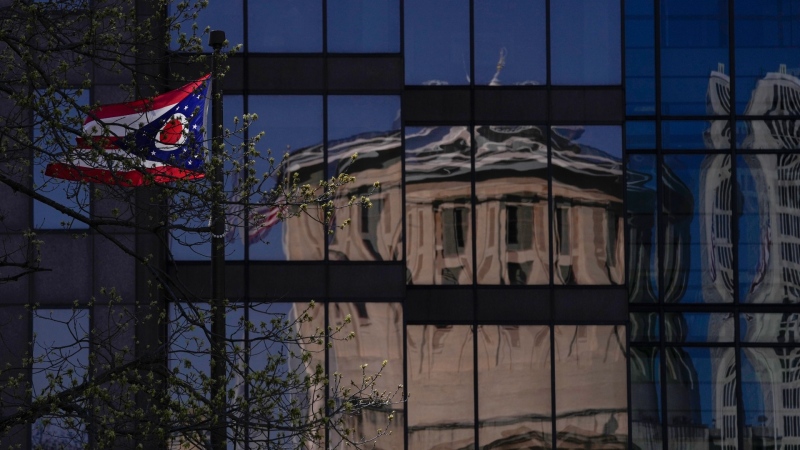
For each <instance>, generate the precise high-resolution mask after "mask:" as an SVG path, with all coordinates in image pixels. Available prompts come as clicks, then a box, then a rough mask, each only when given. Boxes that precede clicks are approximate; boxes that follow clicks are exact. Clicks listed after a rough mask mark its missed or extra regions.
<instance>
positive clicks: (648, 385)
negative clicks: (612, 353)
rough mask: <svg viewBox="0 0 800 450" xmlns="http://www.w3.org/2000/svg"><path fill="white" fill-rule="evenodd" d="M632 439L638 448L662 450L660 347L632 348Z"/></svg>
mask: <svg viewBox="0 0 800 450" xmlns="http://www.w3.org/2000/svg"><path fill="white" fill-rule="evenodd" d="M630 365H631V416H632V417H631V424H632V426H633V429H632V430H631V439H632V440H633V444H634V445H635V446H636V447H638V448H642V449H644V448H648V449H660V448H662V443H663V439H664V437H663V436H664V433H663V430H662V428H661V358H660V357H659V350H658V348H657V347H631V349H630Z"/></svg>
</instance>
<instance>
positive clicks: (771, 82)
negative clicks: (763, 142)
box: [733, 0, 800, 115]
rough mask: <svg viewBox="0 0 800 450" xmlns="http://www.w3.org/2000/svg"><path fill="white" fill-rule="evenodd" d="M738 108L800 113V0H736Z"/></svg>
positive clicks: (755, 112)
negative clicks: (799, 23)
mask: <svg viewBox="0 0 800 450" xmlns="http://www.w3.org/2000/svg"><path fill="white" fill-rule="evenodd" d="M733 3H734V8H733V11H734V14H735V16H734V20H735V21H736V22H735V23H736V25H735V27H734V30H735V33H736V35H735V40H734V42H736V111H737V112H738V113H740V114H752V115H782V114H798V113H800V104H798V102H797V99H798V97H799V96H800V80H799V79H798V78H797V77H798V75H800V63H798V62H797V54H798V52H800V31H798V30H797V23H798V22H800V2H798V1H797V0H736V1H734V2H733Z"/></svg>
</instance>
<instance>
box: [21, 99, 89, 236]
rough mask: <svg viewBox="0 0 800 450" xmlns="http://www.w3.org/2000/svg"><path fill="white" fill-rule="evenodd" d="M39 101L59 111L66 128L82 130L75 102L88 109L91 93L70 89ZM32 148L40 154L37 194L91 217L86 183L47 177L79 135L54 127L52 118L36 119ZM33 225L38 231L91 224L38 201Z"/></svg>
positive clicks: (35, 179) (36, 168) (35, 160)
mask: <svg viewBox="0 0 800 450" xmlns="http://www.w3.org/2000/svg"><path fill="white" fill-rule="evenodd" d="M38 100H40V101H42V102H44V103H45V105H46V108H50V109H52V110H54V111H60V113H61V114H62V117H63V119H62V121H61V123H59V125H63V127H65V128H66V129H81V127H82V124H83V118H84V114H83V113H82V112H81V111H79V110H78V109H76V107H75V106H74V105H73V103H72V102H75V103H76V104H78V105H83V106H86V105H88V104H89V92H88V91H83V93H82V94H81V95H77V92H75V91H70V90H67V91H66V93H65V94H59V93H54V94H52V95H48V96H44V95H43V96H41V97H40V98H39V99H38ZM33 120H34V124H33V145H34V146H35V148H36V149H37V150H39V151H37V152H35V153H34V157H33V188H34V189H35V190H36V193H37V194H39V195H42V196H44V197H47V198H48V199H50V200H52V201H54V202H56V203H58V204H59V205H61V206H62V207H64V208H65V209H67V210H71V211H73V212H75V213H77V214H78V215H80V216H83V217H87V218H88V217H89V211H90V209H89V208H90V204H89V203H90V190H89V185H88V184H87V183H84V182H77V181H70V180H62V179H59V178H53V177H50V176H47V175H45V174H44V172H45V168H46V167H47V165H48V164H50V163H53V162H56V161H57V158H58V157H59V156H60V155H61V154H62V152H64V151H65V150H66V149H68V148H71V146H74V145H75V139H76V137H77V135H75V134H73V133H71V132H67V131H65V128H54V127H53V125H54V124H55V122H54V119H53V117H47V118H44V119H43V118H42V117H40V116H38V115H36V114H34V117H33ZM33 226H34V227H35V228H37V229H50V230H70V229H86V228H88V225H86V224H85V223H83V222H80V221H77V220H75V219H74V218H72V217H71V216H70V215H68V214H64V213H62V212H61V211H59V210H57V209H55V208H53V207H51V206H49V205H46V204H45V203H42V202H39V201H37V200H34V201H33Z"/></svg>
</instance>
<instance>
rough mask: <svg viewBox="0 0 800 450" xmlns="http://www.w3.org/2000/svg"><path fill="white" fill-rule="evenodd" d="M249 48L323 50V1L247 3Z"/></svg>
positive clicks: (260, 1) (274, 51)
mask: <svg viewBox="0 0 800 450" xmlns="http://www.w3.org/2000/svg"><path fill="white" fill-rule="evenodd" d="M247 20H248V22H247V25H248V29H249V31H248V35H247V37H248V48H247V51H249V52H269V53H315V52H321V51H322V2H320V1H319V0H293V1H291V2H286V1H281V0H258V1H251V2H248V4H247Z"/></svg>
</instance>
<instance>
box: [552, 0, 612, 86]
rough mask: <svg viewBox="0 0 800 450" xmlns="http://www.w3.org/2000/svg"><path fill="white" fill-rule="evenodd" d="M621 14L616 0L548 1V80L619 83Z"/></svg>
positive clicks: (555, 81)
mask: <svg viewBox="0 0 800 450" xmlns="http://www.w3.org/2000/svg"><path fill="white" fill-rule="evenodd" d="M621 16H622V14H621V11H620V2H619V1H618V0H594V1H591V2H587V1H583V0H558V1H555V2H551V3H550V58H551V61H550V64H551V74H550V80H551V82H552V83H553V84H561V85H618V84H621V83H622V57H621V46H622V43H621V29H622V27H621V24H620V18H621Z"/></svg>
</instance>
